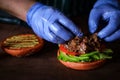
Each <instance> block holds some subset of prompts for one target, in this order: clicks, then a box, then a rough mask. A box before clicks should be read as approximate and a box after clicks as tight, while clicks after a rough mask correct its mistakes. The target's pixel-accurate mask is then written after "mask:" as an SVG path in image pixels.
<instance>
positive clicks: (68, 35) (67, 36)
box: [50, 22, 74, 41]
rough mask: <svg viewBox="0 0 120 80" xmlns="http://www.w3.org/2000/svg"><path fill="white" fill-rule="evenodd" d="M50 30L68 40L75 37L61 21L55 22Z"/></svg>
mask: <svg viewBox="0 0 120 80" xmlns="http://www.w3.org/2000/svg"><path fill="white" fill-rule="evenodd" d="M50 30H51V31H52V32H53V33H54V34H55V35H57V36H59V37H60V38H61V39H63V40H65V41H68V40H70V39H71V38H73V36H74V35H73V34H72V33H71V32H69V31H68V30H67V29H66V28H64V26H62V25H60V24H59V23H57V22H56V23H54V24H53V25H52V26H50Z"/></svg>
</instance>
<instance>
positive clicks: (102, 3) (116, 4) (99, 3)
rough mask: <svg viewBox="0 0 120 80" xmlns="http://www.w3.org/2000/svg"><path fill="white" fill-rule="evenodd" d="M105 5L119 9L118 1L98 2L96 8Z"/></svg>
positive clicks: (103, 0) (99, 0) (105, 0)
mask: <svg viewBox="0 0 120 80" xmlns="http://www.w3.org/2000/svg"><path fill="white" fill-rule="evenodd" d="M105 4H109V5H112V6H114V7H119V2H118V0H97V2H96V3H95V5H94V8H95V7H98V6H100V5H105Z"/></svg>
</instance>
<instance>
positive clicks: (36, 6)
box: [26, 2, 44, 25]
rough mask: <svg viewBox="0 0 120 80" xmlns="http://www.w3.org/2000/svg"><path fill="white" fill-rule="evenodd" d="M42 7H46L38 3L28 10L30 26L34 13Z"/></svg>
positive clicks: (27, 17) (27, 18)
mask: <svg viewBox="0 0 120 80" xmlns="http://www.w3.org/2000/svg"><path fill="white" fill-rule="evenodd" d="M42 6H44V5H43V4H41V3H38V2H36V3H34V4H33V5H32V6H31V7H30V9H29V10H28V12H27V14H26V22H27V23H28V25H31V24H30V20H31V18H32V17H33V15H34V13H35V12H36V11H37V10H38V9H39V8H40V7H42Z"/></svg>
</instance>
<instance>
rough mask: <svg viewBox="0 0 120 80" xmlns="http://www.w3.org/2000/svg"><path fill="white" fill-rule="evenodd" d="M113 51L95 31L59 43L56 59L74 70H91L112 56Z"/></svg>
mask: <svg viewBox="0 0 120 80" xmlns="http://www.w3.org/2000/svg"><path fill="white" fill-rule="evenodd" d="M112 53H113V51H112V50H111V49H109V48H107V47H106V45H105V43H104V42H103V41H102V40H101V39H99V38H98V37H97V33H95V34H92V35H85V36H83V37H80V38H79V37H75V38H74V39H72V40H70V41H68V42H66V43H64V44H59V49H58V52H57V58H58V60H59V61H60V62H61V63H62V64H63V65H65V66H66V67H68V68H71V69H75V70H91V69H95V68H98V67H99V66H101V65H103V64H104V63H105V62H106V60H108V59H111V58H112Z"/></svg>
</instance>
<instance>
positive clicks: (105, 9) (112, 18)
mask: <svg viewBox="0 0 120 80" xmlns="http://www.w3.org/2000/svg"><path fill="white" fill-rule="evenodd" d="M100 19H102V20H103V21H105V22H107V25H106V26H105V27H104V28H102V30H100V31H99V32H98V36H99V37H100V38H102V39H104V40H105V41H107V42H110V41H114V40H117V39H120V7H119V3H118V2H117V0H98V1H97V2H96V3H95V5H94V7H93V9H92V10H91V12H90V16H89V30H90V32H91V33H94V32H95V31H97V29H98V26H99V25H100Z"/></svg>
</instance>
